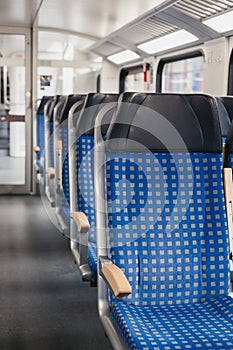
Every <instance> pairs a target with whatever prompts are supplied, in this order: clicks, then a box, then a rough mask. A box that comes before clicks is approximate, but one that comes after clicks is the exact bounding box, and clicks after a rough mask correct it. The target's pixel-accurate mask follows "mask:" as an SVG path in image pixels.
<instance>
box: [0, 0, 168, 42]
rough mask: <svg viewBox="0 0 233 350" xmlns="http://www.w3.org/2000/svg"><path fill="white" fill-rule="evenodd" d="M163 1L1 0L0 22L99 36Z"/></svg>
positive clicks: (2, 23)
mask: <svg viewBox="0 0 233 350" xmlns="http://www.w3.org/2000/svg"><path fill="white" fill-rule="evenodd" d="M126 2H127V8H126ZM162 2H164V0H143V1H142V0H127V1H126V0H98V1H97V0H0V24H1V25H4V26H5V25H9V26H12V25H13V26H32V25H33V24H34V25H37V26H39V27H45V28H56V29H62V30H66V31H71V32H74V33H80V35H83V36H86V37H89V36H90V37H93V38H96V39H100V38H102V37H104V36H106V35H108V34H110V33H111V32H113V31H115V30H116V29H118V28H119V27H121V26H123V25H125V24H126V23H128V22H129V21H131V20H133V19H135V18H136V17H138V16H140V15H142V14H143V13H145V12H146V11H148V10H150V9H152V8H154V7H156V6H158V5H159V4H160V3H162Z"/></svg>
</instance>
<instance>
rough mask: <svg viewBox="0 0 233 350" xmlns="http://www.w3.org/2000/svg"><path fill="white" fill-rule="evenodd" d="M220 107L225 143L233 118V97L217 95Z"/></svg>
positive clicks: (220, 119)
mask: <svg viewBox="0 0 233 350" xmlns="http://www.w3.org/2000/svg"><path fill="white" fill-rule="evenodd" d="M216 101H217V104H218V108H219V110H220V118H219V121H220V127H221V133H222V140H223V143H224V142H225V140H226V136H227V133H228V131H229V128H230V125H231V122H232V120H233V97H232V96H222V97H216Z"/></svg>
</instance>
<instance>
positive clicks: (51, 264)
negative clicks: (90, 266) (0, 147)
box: [0, 196, 111, 350]
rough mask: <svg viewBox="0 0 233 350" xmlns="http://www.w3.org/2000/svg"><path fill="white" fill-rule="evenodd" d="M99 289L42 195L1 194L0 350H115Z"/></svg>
mask: <svg viewBox="0 0 233 350" xmlns="http://www.w3.org/2000/svg"><path fill="white" fill-rule="evenodd" d="M96 292H97V291H96V288H91V287H89V284H88V283H83V282H82V281H81V278H80V274H79V272H78V271H77V267H76V265H75V264H74V261H73V258H72V256H71V253H70V250H69V242H68V239H67V238H65V237H64V236H62V235H61V234H60V233H59V232H58V231H57V229H56V228H55V227H54V226H53V225H52V224H51V222H50V220H49V218H48V216H47V214H46V212H45V210H44V208H43V205H42V201H41V198H40V197H31V196H0V349H1V350H37V349H38V350H39V349H40V350H41V349H43V350H55V349H56V350H60V349H62V350H63V349H64V350H73V349H75V350H89V349H95V350H98V349H101V350H108V349H109V350H110V349H111V345H110V342H109V341H108V339H106V338H105V335H104V330H103V328H102V326H101V324H100V321H99V319H98V314H97V306H96V305H97V304H96Z"/></svg>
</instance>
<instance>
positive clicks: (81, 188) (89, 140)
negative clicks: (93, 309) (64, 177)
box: [71, 93, 118, 284]
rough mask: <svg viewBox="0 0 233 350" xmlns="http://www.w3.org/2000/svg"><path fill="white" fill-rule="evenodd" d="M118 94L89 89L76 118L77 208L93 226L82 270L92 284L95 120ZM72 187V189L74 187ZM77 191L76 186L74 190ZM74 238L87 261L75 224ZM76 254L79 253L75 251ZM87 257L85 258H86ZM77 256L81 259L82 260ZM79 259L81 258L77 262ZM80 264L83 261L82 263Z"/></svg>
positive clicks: (108, 115)
mask: <svg viewBox="0 0 233 350" xmlns="http://www.w3.org/2000/svg"><path fill="white" fill-rule="evenodd" d="M117 99H118V94H100V93H90V94H88V95H87V97H86V99H85V102H84V105H83V108H82V111H81V113H80V116H79V117H78V119H77V121H76V143H75V162H76V165H75V167H76V186H77V187H76V191H75V193H76V203H75V208H74V209H75V211H80V212H83V213H84V214H85V215H86V217H87V218H88V221H89V224H90V229H89V231H88V243H87V244H88V250H87V261H86V263H87V264H88V270H89V271H90V277H87V278H86V277H85V276H84V275H86V274H87V275H88V273H87V270H86V268H85V269H84V270H83V268H82V267H81V268H80V270H81V273H82V276H83V278H84V279H89V278H90V279H91V282H92V283H93V284H96V276H97V255H96V222H95V199H94V158H93V152H94V148H93V147H94V124H95V119H96V117H97V115H98V113H99V112H100V111H101V110H102V109H103V108H104V107H105V106H106V105H108V104H113V103H115V102H116V101H117ZM112 114H113V108H112V109H111V110H110V111H109V112H107V113H106V116H105V119H104V120H105V125H103V128H102V132H103V135H104V134H106V130H107V127H108V125H109V122H110V120H111V118H112ZM71 190H72V189H71ZM72 191H74V190H72ZM72 237H73V242H74V241H76V242H77V244H75V246H74V245H73V246H72V248H71V249H72V251H74V250H76V252H78V254H79V255H80V254H81V255H83V256H81V257H80V258H79V259H80V260H82V261H83V260H84V261H85V257H84V255H85V254H86V252H85V253H81V250H82V248H81V247H80V246H81V245H82V244H81V243H80V241H79V235H78V233H77V231H76V228H74V232H73V233H72ZM74 255H75V256H77V254H74ZM83 258H84V259H83ZM79 259H78V260H79ZM78 263H80V262H78ZM80 264H81V263H80ZM82 270H83V271H84V272H82Z"/></svg>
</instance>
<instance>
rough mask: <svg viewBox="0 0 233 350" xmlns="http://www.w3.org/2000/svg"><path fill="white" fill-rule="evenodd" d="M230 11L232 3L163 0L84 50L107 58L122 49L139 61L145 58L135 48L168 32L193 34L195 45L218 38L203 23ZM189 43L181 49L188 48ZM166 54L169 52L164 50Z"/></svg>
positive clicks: (226, 1) (138, 49)
mask: <svg viewBox="0 0 233 350" xmlns="http://www.w3.org/2000/svg"><path fill="white" fill-rule="evenodd" d="M232 8H233V1H232V0H229V1H228V0H222V1H217V2H216V1H213V0H198V1H195V3H194V2H192V1H191V0H181V1H166V2H164V3H163V4H162V5H161V6H158V7H155V8H154V9H152V10H150V11H149V12H147V13H145V14H144V15H143V16H141V17H139V18H137V19H135V20H134V21H132V22H130V23H129V24H127V25H125V26H123V27H122V28H121V29H118V30H116V31H114V32H113V33H111V34H110V35H108V36H106V37H105V38H104V39H100V40H98V41H97V42H96V43H95V44H93V45H92V46H90V47H89V48H88V51H91V52H94V53H95V54H97V55H101V56H102V57H105V58H108V56H110V55H113V54H115V53H118V52H120V51H121V50H122V49H124V50H127V49H129V50H131V51H134V52H136V53H137V54H138V55H139V56H140V58H145V57H147V56H148V54H147V53H146V52H144V51H143V50H142V49H141V48H140V47H138V45H141V44H142V43H146V42H148V41H150V40H153V39H156V38H160V37H161V38H162V37H163V36H165V35H168V34H170V33H173V32H176V31H179V30H186V31H187V32H189V33H191V34H193V35H195V36H196V37H197V40H196V41H195V44H198V43H203V42H205V41H208V40H211V39H215V38H218V37H220V34H219V32H218V31H217V30H215V29H212V27H211V26H207V25H206V24H207V23H205V20H207V19H211V18H213V17H215V16H217V15H221V14H224V13H227V12H229V11H230V10H231V9H232ZM190 45H192V43H191V44H190V43H188V44H185V45H184V46H182V47H188V46H190ZM166 51H169V50H166Z"/></svg>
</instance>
